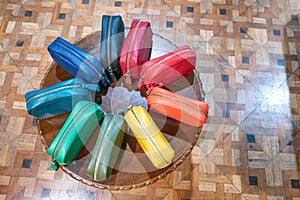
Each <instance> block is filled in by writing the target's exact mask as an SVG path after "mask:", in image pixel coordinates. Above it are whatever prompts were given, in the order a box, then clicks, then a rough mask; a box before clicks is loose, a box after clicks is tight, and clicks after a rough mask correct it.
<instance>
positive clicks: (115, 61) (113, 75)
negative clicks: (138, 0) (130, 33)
mask: <svg viewBox="0 0 300 200" xmlns="http://www.w3.org/2000/svg"><path fill="white" fill-rule="evenodd" d="M124 40H125V36H124V23H123V20H122V18H121V16H119V15H117V16H109V15H103V17H102V31H101V48H100V60H101V63H102V64H103V67H104V69H105V74H106V76H107V77H108V78H109V80H110V81H111V82H115V81H117V80H119V79H120V77H121V76H122V70H121V68H120V64H119V58H120V54H121V50H122V46H123V43H124Z"/></svg>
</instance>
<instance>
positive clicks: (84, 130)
mask: <svg viewBox="0 0 300 200" xmlns="http://www.w3.org/2000/svg"><path fill="white" fill-rule="evenodd" d="M103 115H104V112H103V110H102V108H101V107H100V106H99V105H98V104H96V103H93V102H88V101H80V102H78V103H77V104H76V105H75V107H74V108H73V110H72V112H71V114H70V115H69V117H68V118H67V120H66V122H65V123H64V125H63V127H62V128H61V130H60V131H59V132H58V134H57V135H56V137H55V138H54V140H53V141H52V143H51V145H50V146H49V148H48V150H47V152H48V154H49V155H50V156H51V157H52V164H51V167H52V168H53V169H54V170H58V168H59V166H60V165H68V164H70V163H71V162H73V160H74V159H75V158H76V157H77V156H78V154H79V153H80V151H81V149H82V148H83V147H84V145H85V144H86V142H87V141H88V139H89V138H90V136H91V135H92V134H93V132H94V130H95V129H96V127H97V126H98V124H99V121H100V120H101V119H102V117H103Z"/></svg>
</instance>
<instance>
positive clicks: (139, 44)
mask: <svg viewBox="0 0 300 200" xmlns="http://www.w3.org/2000/svg"><path fill="white" fill-rule="evenodd" d="M152 35H153V33H152V30H151V27H150V23H149V22H144V21H138V20H133V21H132V23H131V27H130V30H129V32H128V35H127V37H126V38H125V41H124V45H123V47H122V51H121V57H120V66H121V69H122V73H123V75H125V76H126V83H127V84H131V78H136V79H138V78H140V66H141V65H142V64H143V63H144V62H145V61H147V60H149V59H150V56H151V49H152Z"/></svg>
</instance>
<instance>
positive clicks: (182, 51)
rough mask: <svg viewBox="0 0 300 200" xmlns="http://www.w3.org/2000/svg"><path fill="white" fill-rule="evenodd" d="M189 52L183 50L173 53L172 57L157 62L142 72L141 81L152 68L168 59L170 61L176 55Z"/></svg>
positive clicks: (188, 50)
mask: <svg viewBox="0 0 300 200" xmlns="http://www.w3.org/2000/svg"><path fill="white" fill-rule="evenodd" d="M190 51H191V50H190V49H185V50H181V51H178V52H176V53H174V54H172V55H170V56H168V57H166V58H164V59H163V60H161V61H159V62H158V63H155V64H153V65H152V66H151V67H149V68H148V69H147V70H146V71H145V72H144V74H143V75H142V77H141V79H144V77H145V75H146V74H147V73H148V72H149V71H150V70H151V69H152V68H154V67H156V66H158V65H160V64H161V63H163V62H165V61H166V60H168V59H171V58H173V57H175V56H177V55H178V54H181V53H186V52H190Z"/></svg>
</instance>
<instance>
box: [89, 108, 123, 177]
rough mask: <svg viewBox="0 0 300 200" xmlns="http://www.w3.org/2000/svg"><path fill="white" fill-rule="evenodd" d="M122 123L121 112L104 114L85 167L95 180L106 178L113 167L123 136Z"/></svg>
mask: <svg viewBox="0 0 300 200" xmlns="http://www.w3.org/2000/svg"><path fill="white" fill-rule="evenodd" d="M123 125H124V117H123V116H122V115H121V114H119V113H108V114H107V115H105V117H104V120H103V122H102V124H101V128H100V132H99V135H98V138H97V141H96V144H95V147H94V149H93V151H92V156H91V159H90V162H89V165H88V168H87V174H88V175H89V176H90V177H91V178H93V179H94V180H95V181H102V180H105V179H107V178H108V177H109V176H110V174H111V172H112V170H113V168H114V167H115V164H116V162H117V160H118V156H119V153H120V150H121V146H122V143H123V138H124V132H123V130H124V127H123Z"/></svg>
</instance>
